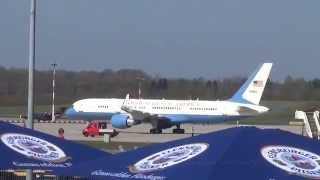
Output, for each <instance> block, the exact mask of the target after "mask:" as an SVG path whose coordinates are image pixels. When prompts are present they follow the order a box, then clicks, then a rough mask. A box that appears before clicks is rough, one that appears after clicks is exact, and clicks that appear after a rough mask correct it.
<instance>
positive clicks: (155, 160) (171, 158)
mask: <svg viewBox="0 0 320 180" xmlns="http://www.w3.org/2000/svg"><path fill="white" fill-rule="evenodd" d="M208 147H209V144H206V143H193V144H186V145H181V146H176V147H173V148H170V149H166V150H163V151H160V152H158V153H155V154H152V155H150V156H148V157H146V158H144V159H142V160H140V161H138V162H137V163H135V164H134V165H133V166H130V167H129V170H130V171H131V172H133V173H141V172H151V171H156V170H161V169H164V168H167V167H169V166H173V165H176V164H179V163H182V162H184V161H186V160H188V159H191V158H193V157H195V156H198V155H199V154H201V153H203V152H204V151H205V150H207V149H208Z"/></svg>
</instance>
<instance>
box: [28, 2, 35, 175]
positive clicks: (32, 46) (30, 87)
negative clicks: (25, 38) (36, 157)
mask: <svg viewBox="0 0 320 180" xmlns="http://www.w3.org/2000/svg"><path fill="white" fill-rule="evenodd" d="M35 22H36V0H31V6H30V26H29V83H28V122H27V123H26V127H27V128H30V129H33V107H34V102H33V100H34V97H33V93H34V84H33V81H34V76H33V75H34V67H35ZM26 173H27V174H26V180H32V169H28V170H27V171H26Z"/></svg>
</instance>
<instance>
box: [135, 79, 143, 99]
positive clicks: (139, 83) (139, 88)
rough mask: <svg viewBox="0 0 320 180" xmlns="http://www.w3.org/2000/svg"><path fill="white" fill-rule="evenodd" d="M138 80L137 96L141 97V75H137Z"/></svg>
mask: <svg viewBox="0 0 320 180" xmlns="http://www.w3.org/2000/svg"><path fill="white" fill-rule="evenodd" d="M136 79H137V80H138V98H139V99H141V83H142V81H143V80H144V78H143V77H137V78H136Z"/></svg>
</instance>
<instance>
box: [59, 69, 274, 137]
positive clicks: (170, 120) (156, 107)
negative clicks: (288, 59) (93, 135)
mask: <svg viewBox="0 0 320 180" xmlns="http://www.w3.org/2000/svg"><path fill="white" fill-rule="evenodd" d="M271 68H272V63H263V64H261V65H260V66H259V67H258V68H257V70H256V71H255V72H254V73H253V74H252V75H251V76H250V77H249V78H248V79H247V81H246V82H245V83H244V84H243V85H242V86H241V88H240V89H239V90H238V91H237V92H236V93H235V94H234V95H233V96H232V97H231V98H230V99H228V100H225V101H202V100H201V101H200V100H166V99H129V95H127V97H126V98H125V99H114V98H112V99H82V100H79V101H76V102H75V103H74V104H73V105H72V107H70V108H68V109H67V110H66V112H65V114H66V116H67V117H68V118H69V119H82V120H87V121H91V120H110V119H111V124H112V126H113V127H114V128H120V129H124V128H129V127H131V126H133V125H137V124H140V123H142V122H149V123H151V125H152V129H150V133H161V132H162V129H166V128H170V127H172V126H176V127H177V128H176V129H173V133H184V129H181V128H180V125H181V124H183V123H216V122H222V121H228V120H239V119H243V118H247V117H251V116H256V115H259V114H262V113H265V112H268V111H269V109H268V108H267V107H264V106H260V105H259V102H260V99H261V96H262V94H263V91H264V88H265V86H266V83H267V80H268V77H269V74H270V71H271Z"/></svg>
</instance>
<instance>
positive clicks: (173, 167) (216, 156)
mask: <svg viewBox="0 0 320 180" xmlns="http://www.w3.org/2000/svg"><path fill="white" fill-rule="evenodd" d="M319 154H320V143H319V142H318V141H316V140H313V139H309V138H306V137H303V136H299V135H296V134H292V133H289V132H286V131H282V130H278V129H258V128H254V127H239V128H230V129H226V130H222V131H218V132H214V133H209V134H205V135H199V136H195V137H190V138H186V139H182V140H177V141H172V142H167V143H161V144H157V145H153V146H149V147H145V148H141V149H138V150H133V151H129V152H125V153H120V154H117V155H114V157H112V158H110V159H109V161H106V160H105V159H104V158H100V159H97V160H92V161H88V162H87V163H86V164H79V165H75V166H73V167H71V168H70V169H71V171H59V172H56V173H58V174H65V175H74V174H73V172H77V175H79V176H91V175H93V176H95V177H101V178H103V179H150V180H151V179H152V180H163V179H184V180H189V179H190V180H191V179H192V180H194V179H201V180H207V179H208V180H209V179H210V180H212V179H224V180H228V179H232V180H234V179H255V180H256V179H259V180H264V179H265V180H284V179H290V180H300V179H306V178H307V179H319V178H320V165H319V163H320V156H319Z"/></svg>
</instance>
